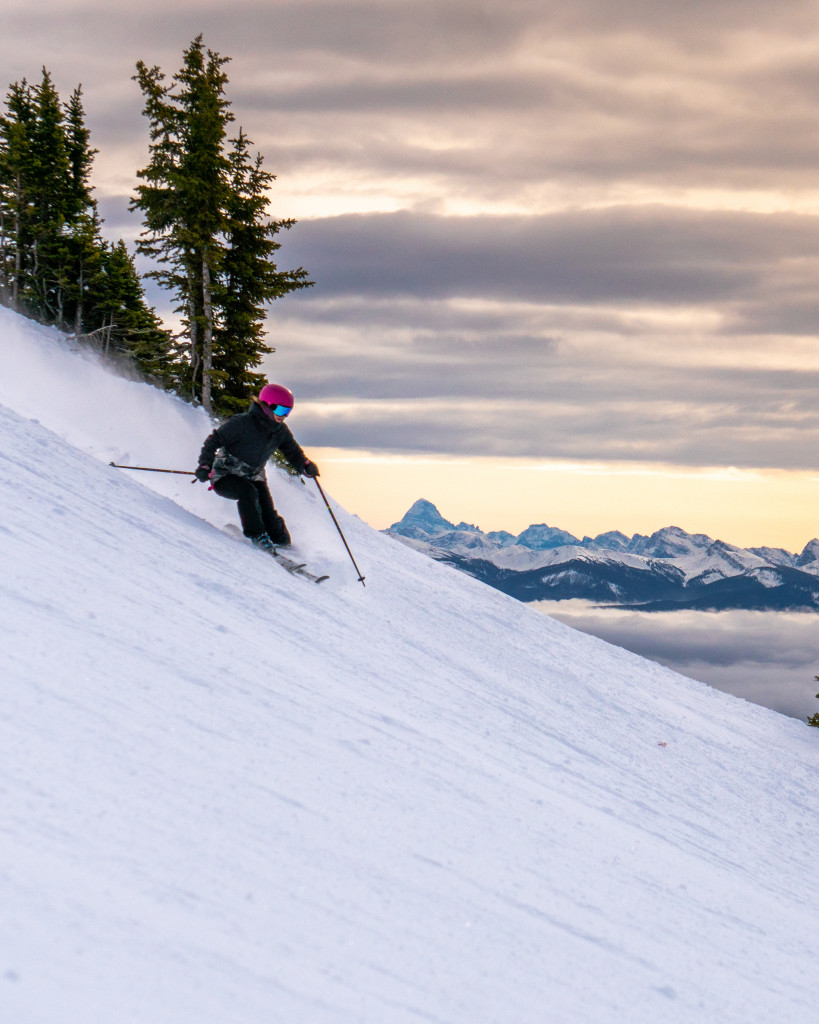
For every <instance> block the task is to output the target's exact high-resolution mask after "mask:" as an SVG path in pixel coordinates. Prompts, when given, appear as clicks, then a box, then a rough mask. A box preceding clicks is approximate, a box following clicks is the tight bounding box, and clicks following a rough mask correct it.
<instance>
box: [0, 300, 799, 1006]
mask: <svg viewBox="0 0 819 1024" xmlns="http://www.w3.org/2000/svg"><path fill="white" fill-rule="evenodd" d="M0 366H2V379H0V491H1V493H2V517H0V564H2V573H1V574H0V635H1V636H2V646H0V673H1V674H0V679H1V680H2V703H0V709H1V713H0V787H1V788H2V794H1V795H2V807H3V815H2V820H0V904H1V905H2V908H3V911H2V919H1V920H2V927H0V1019H2V1021H3V1022H9V1024H55V1022H59V1024H97V1022H99V1024H226V1022H231V1024H233V1022H236V1024H271V1022H273V1024H298V1022H301V1024H324V1022H333V1024H336V1022H344V1024H347V1022H366V1024H370V1022H372V1024H417V1022H419V1021H427V1022H436V1024H529V1022H531V1024H551V1022H555V1024H575V1022H576V1024H621V1022H622V1024H643V1022H645V1024H648V1022H651V1024H658V1022H662V1024H734V1022H736V1024H753V1022H760V1024H762V1022H764V1024H770V1022H771V1021H787V1022H788V1024H807V1022H811V1024H812V1022H813V1021H814V1020H815V1015H816V1007H815V978H816V972H817V968H819V929H818V928H817V924H816V908H815V903H816V886H815V858H816V850H817V848H819V769H817V751H818V750H819V732H817V730H814V729H810V728H808V727H807V726H805V725H803V724H801V723H799V722H796V721H794V720H792V719H790V718H786V717H784V716H782V715H778V714H776V713H775V712H773V711H769V710H767V709H764V708H761V707H759V706H757V705H753V704H749V703H745V702H743V701H741V700H738V699H736V698H733V697H730V696H728V695H725V694H722V693H719V692H717V691H715V690H712V689H710V688H709V687H707V686H705V685H704V684H702V683H698V682H694V681H693V680H689V679H686V678H684V677H682V676H678V675H675V674H674V673H672V672H670V671H669V670H667V669H664V668H662V667H660V666H659V665H656V664H654V663H653V662H648V661H645V660H643V659H641V658H638V657H636V656H634V655H631V654H628V653H627V652H625V651H622V650H620V649H618V648H615V647H612V646H609V645H607V644H605V643H604V642H602V641H600V640H596V639H594V638H593V637H590V636H587V635H585V634H582V633H578V632H576V631H574V630H572V629H570V628H569V627H567V626H563V625H561V624H560V623H558V622H555V621H554V620H551V619H548V618H547V617H545V616H544V615H542V614H541V613H539V612H537V611H534V610H533V609H530V608H528V607H526V606H525V605H523V604H520V603H518V602H516V601H514V600H512V599H511V598H509V597H506V596H505V595H503V594H501V593H499V592H498V591H496V590H493V589H491V588H489V587H487V586H484V585H482V584H480V583H478V582H477V581H475V580H473V579H471V578H470V577H468V576H465V575H464V574H462V573H459V572H457V571H456V570H453V569H451V568H449V567H446V566H442V565H439V564H438V563H436V562H435V561H433V560H431V559H429V558H427V557H426V556H424V555H422V554H419V553H418V552H415V551H413V550H411V549H410V548H408V547H406V546H404V545H402V544H399V543H396V542H395V541H394V540H392V539H390V538H388V537H385V536H382V535H381V534H379V533H378V532H376V531H375V530H372V529H370V528H369V527H368V526H366V525H365V524H364V523H362V522H361V521H360V520H358V519H356V518H355V517H354V516H351V515H348V514H347V513H346V512H344V510H342V509H338V510H337V515H338V517H339V520H340V522H341V524H342V527H343V529H344V530H345V533H346V535H347V537H348V540H349V542H350V545H351V547H352V549H353V551H354V553H355V554H356V557H357V561H358V564H359V566H360V567H361V569H362V571H363V572H364V574H365V575H366V577H367V585H366V588H364V587H362V586H361V585H360V584H359V583H358V582H357V581H356V577H355V572H354V570H353V568H352V566H351V565H350V563H349V561H348V560H347V555H346V552H344V550H343V548H342V547H341V544H340V541H339V539H338V536H337V534H336V533H335V530H334V527H333V525H332V522H331V520H330V519H329V517H328V516H327V513H326V509H325V508H324V506H323V505H322V504H321V503H320V500H319V499H318V496H317V492H316V491H315V488H312V489H311V488H310V487H305V486H303V485H302V484H301V483H300V482H299V481H298V480H295V479H292V478H289V477H286V476H285V475H283V474H280V473H278V472H277V473H275V474H274V473H273V472H272V471H271V474H270V475H271V478H272V486H273V490H274V494H275V496H276V498H277V499H278V501H279V503H280V505H281V507H282V509H283V510H284V512H285V514H286V516H287V518H288V521H289V524H290V526H291V530H292V532H293V535H294V537H295V539H296V541H297V543H298V545H299V548H300V549H301V551H302V553H303V554H304V556H305V557H306V558H308V559H309V561H310V562H311V564H313V565H314V566H315V567H316V568H321V569H326V570H329V571H330V572H331V574H332V578H331V580H330V581H328V582H327V583H326V584H322V585H321V586H314V585H312V584H309V583H305V582H304V581H302V580H298V579H294V578H292V577H290V576H288V575H287V574H286V573H285V572H283V571H282V570H281V569H280V568H279V567H278V566H276V565H275V563H273V562H271V561H269V560H268V559H267V558H266V556H265V555H264V554H263V553H261V552H258V551H255V550H254V549H252V548H250V547H249V546H248V545H246V544H245V543H243V542H242V541H241V540H236V539H234V538H232V537H230V536H228V535H227V534H225V533H223V532H221V531H220V530H217V529H215V528H214V525H213V524H215V525H216V526H221V525H223V524H224V523H225V522H226V521H229V520H230V519H231V518H233V517H234V515H233V506H232V505H231V504H230V503H228V502H225V501H223V500H222V499H220V498H218V497H217V496H216V495H214V494H212V493H209V492H208V491H207V489H206V488H205V487H204V486H202V485H199V484H196V485H191V484H189V483H188V482H187V480H186V478H184V477H172V476H170V477H167V476H160V475H152V474H143V473H127V472H123V471H119V470H115V469H112V468H110V467H109V466H108V465H107V463H108V461H109V460H110V459H112V458H116V459H117V461H119V460H126V459H129V458H130V459H133V460H138V461H140V462H142V463H146V464H153V463H156V464H158V465H165V466H173V467H176V468H182V469H185V468H192V467H193V465H194V464H195V461H196V453H197V452H198V449H199V446H200V444H201V442H202V440H203V438H204V436H205V435H206V434H207V432H208V431H209V429H210V425H209V423H208V422H207V419H206V417H205V416H204V414H203V413H201V411H196V410H193V409H190V408H188V407H186V406H184V405H183V404H182V403H180V402H178V401H175V400H173V399H171V398H169V397H167V396H164V395H161V394H160V393H159V392H157V391H155V390H152V389H150V388H148V387H147V386H145V385H142V384H138V383H135V382H132V381H127V380H124V379H122V378H120V377H118V376H116V375H114V374H112V373H109V372H107V371H106V370H104V369H103V368H101V367H100V365H99V364H98V363H97V362H96V361H95V360H94V359H93V358H91V357H90V356H88V355H85V354H78V353H72V352H71V351H69V350H68V349H67V348H66V347H65V345H64V344H60V343H59V342H58V339H57V337H56V335H54V333H53V332H48V331H45V330H43V329H40V328H36V327H34V326H32V325H29V324H28V323H26V322H24V321H22V320H20V319H19V318H16V317H13V316H12V315H11V314H10V313H8V311H5V310H0ZM293 426H294V429H295V433H296V436H298V410H297V411H296V413H294V415H293Z"/></svg>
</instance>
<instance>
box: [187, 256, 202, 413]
mask: <svg viewBox="0 0 819 1024" xmlns="http://www.w3.org/2000/svg"><path fill="white" fill-rule="evenodd" d="M186 268H187V272H188V330H189V332H190V359H191V398H193V399H195V398H196V376H197V374H198V373H199V320H198V318H197V317H198V314H197V311H196V301H195V298H194V291H193V289H194V282H195V280H196V278H195V276H194V273H193V265H192V264H191V263H186Z"/></svg>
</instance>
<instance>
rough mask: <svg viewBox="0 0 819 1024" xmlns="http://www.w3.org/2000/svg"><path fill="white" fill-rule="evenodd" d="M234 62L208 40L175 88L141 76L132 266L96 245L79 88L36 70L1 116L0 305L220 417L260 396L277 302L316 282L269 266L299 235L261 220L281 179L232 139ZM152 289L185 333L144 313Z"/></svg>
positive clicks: (157, 76) (124, 256)
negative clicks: (287, 237) (141, 143)
mask: <svg viewBox="0 0 819 1024" xmlns="http://www.w3.org/2000/svg"><path fill="white" fill-rule="evenodd" d="M228 63H229V58H227V57H224V56H221V55H220V54H218V53H215V52H213V51H212V50H210V49H208V48H207V47H206V46H205V45H204V43H203V40H202V37H201V36H198V37H197V38H196V39H194V40H193V42H192V43H191V44H190V46H189V47H188V48H187V49H186V50H185V51H184V54H183V57H182V65H181V67H180V69H179V70H178V71H177V72H175V73H174V74H173V75H172V76H170V77H168V76H166V74H165V73H164V72H163V71H162V70H161V69H160V68H159V67H157V66H151V65H148V64H146V63H145V62H143V61H139V62H138V64H137V66H136V69H135V75H134V81H135V83H136V87H138V89H139V90H140V91H141V94H142V101H143V107H142V113H143V115H144V117H145V120H146V127H147V132H148V137H149V144H148V160H147V163H146V165H145V166H144V167H142V168H139V169H137V170H136V171H135V175H134V177H135V185H134V191H133V195H132V200H131V210H132V211H135V212H137V213H138V214H139V215H140V217H141V219H142V231H141V234H140V236H139V239H138V242H137V245H136V251H135V252H133V253H132V252H129V250H128V246H127V245H126V243H125V242H124V241H123V240H122V239H118V240H117V241H114V242H112V241H110V240H109V239H106V238H105V237H104V236H103V232H102V223H103V222H102V220H101V218H100V215H99V212H98V207H97V202H96V200H95V198H94V190H93V185H92V171H93V163H94V156H95V154H96V153H97V150H96V149H94V148H93V145H92V141H91V133H90V130H89V128H88V127H87V125H86V116H85V110H84V107H83V96H82V89H81V87H80V86H77V88H75V89H74V91H73V92H72V93H71V95H70V96H69V97H68V98H67V99H65V98H63V97H61V96H60V95H59V93H58V91H57V89H56V87H55V85H54V81H53V79H52V76H51V74H50V73H49V71H48V70H47V69H46V68H43V69H42V71H41V75H40V77H39V80H38V81H36V82H29V81H27V80H26V79H23V80H22V81H20V82H14V83H12V84H11V85H10V86H9V88H8V92H7V95H6V97H5V105H4V109H3V110H2V112H0V303H2V304H3V305H6V306H9V307H10V308H12V309H14V310H15V311H17V312H20V313H23V314H25V315H26V316H29V317H31V318H33V319H36V320H37V321H39V322H40V323H44V324H49V325H53V326H55V327H57V328H58V329H60V330H62V331H65V332H67V333H68V334H72V335H74V336H75V337H76V339H77V341H78V342H79V343H84V344H89V345H92V346H94V347H95V348H96V349H97V350H99V351H102V352H103V353H105V354H106V355H108V356H110V357H112V358H120V359H126V360H129V361H130V362H131V363H132V364H133V366H134V367H135V369H136V370H137V372H138V373H139V374H140V375H141V376H142V377H143V378H145V379H147V380H150V381H151V382H153V383H154V384H156V385H157V386H160V387H162V388H165V389H167V390H170V391H174V392H176V393H177V394H179V395H180V396H181V397H183V398H185V399H187V400H188V401H193V402H195V403H197V404H198V403H201V404H202V405H203V406H204V407H205V409H206V410H207V411H208V412H212V413H214V414H217V415H229V414H231V413H233V412H237V411H239V410H240V409H243V408H244V407H245V405H246V403H247V401H248V400H249V399H250V398H251V397H252V395H253V394H254V393H255V392H256V391H258V389H259V387H260V386H261V385H262V384H263V383H264V379H263V377H262V376H261V374H260V373H259V372H258V366H259V363H260V360H261V359H262V357H263V356H264V355H265V354H267V353H269V352H271V351H272V349H271V347H270V345H269V344H268V342H267V341H266V337H265V318H266V314H267V308H268V305H269V303H270V302H272V301H273V300H275V299H278V298H280V297H282V296H284V295H286V294H288V293H289V292H291V291H294V290H297V289H302V288H307V287H309V286H310V285H311V284H312V283H313V282H312V281H310V280H309V277H308V274H307V271H306V270H304V269H303V268H301V267H299V268H296V269H294V270H281V269H279V267H278V266H277V264H276V254H277V251H278V249H279V248H280V242H279V241H278V238H277V236H278V235H279V233H280V232H281V231H283V230H287V229H289V228H291V227H292V226H293V223H294V222H293V221H292V220H274V219H273V218H272V217H270V215H269V214H268V194H269V190H270V188H271V185H272V183H273V181H274V180H275V176H274V175H273V174H272V173H271V172H270V171H268V170H267V169H265V167H264V160H263V157H262V156H261V154H259V153H256V152H254V148H253V142H252V141H251V140H250V139H249V138H248V137H247V135H246V134H245V132H244V131H243V129H242V128H241V127H234V124H235V118H234V114H233V113H232V111H231V105H230V102H229V100H228V98H227V95H226V90H227V86H228V76H227V73H226V70H225V69H226V65H227V64H228ZM138 257H142V260H141V263H140V265H141V266H145V267H147V268H148V269H146V270H144V272H143V273H142V274H141V273H140V272H139V271H138V269H137V263H136V259H137V258H138ZM143 278H153V279H154V280H155V281H156V282H157V283H158V284H159V285H160V286H161V287H162V288H163V289H165V290H166V291H167V293H168V296H169V299H170V300H171V301H172V302H173V308H174V312H175V313H176V314H177V316H178V321H177V323H178V325H179V326H178V328H177V329H176V330H171V329H170V328H169V327H168V326H166V325H165V324H163V322H162V320H161V319H160V317H159V316H158V315H157V313H156V311H155V310H154V309H153V308H152V307H151V306H150V305H149V304H148V301H147V299H146V295H145V288H144V281H143Z"/></svg>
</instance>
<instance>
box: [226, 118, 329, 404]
mask: <svg viewBox="0 0 819 1024" xmlns="http://www.w3.org/2000/svg"><path fill="white" fill-rule="evenodd" d="M231 145H232V150H231V153H230V158H229V159H230V189H229V193H228V207H227V211H226V212H227V221H228V226H227V238H226V248H225V255H224V288H223V296H224V297H223V303H222V312H223V317H222V323H221V328H220V330H219V332H218V338H217V351H218V354H219V360H218V362H219V367H220V370H221V371H222V373H221V377H220V380H219V392H218V404H219V406H220V407H221V408H222V409H223V410H224V411H226V412H228V411H229V412H236V411H238V410H240V409H242V408H244V407H245V406H246V405H247V402H248V400H249V399H250V398H251V397H252V395H253V394H255V393H256V392H257V391H258V390H259V389H260V388H261V387H262V386H263V385H264V383H265V381H264V377H263V376H262V375H261V374H259V373H255V372H253V367H255V366H258V364H259V363H260V361H261V359H262V356H264V355H266V354H267V353H269V352H272V351H273V350H272V349H271V347H270V346H269V345H268V344H267V343H266V341H265V340H264V319H265V314H266V308H265V307H266V304H267V303H268V302H271V301H272V300H274V299H277V298H279V297H280V296H282V295H286V294H287V293H288V292H290V291H293V290H294V289H297V288H307V287H309V285H310V284H311V283H312V282H310V281H308V280H307V272H306V271H305V270H303V269H302V268H299V269H298V270H287V271H281V270H279V269H278V268H277V267H276V264H275V263H274V262H273V256H274V254H275V253H276V251H277V250H278V249H279V248H281V245H280V243H279V242H277V241H276V235H277V234H278V232H279V231H280V230H282V229H289V228H290V227H292V225H293V224H294V221H292V220H286V221H270V220H268V219H267V218H266V215H265V211H266V208H267V197H266V194H265V193H266V190H267V189H268V188H269V187H270V185H271V183H272V182H273V181H275V175H273V174H271V173H270V172H269V171H265V170H264V169H263V167H262V163H263V161H262V157H261V155H260V154H256V156H255V157H251V155H250V147H251V146H252V143H251V142H250V140H249V139H248V138H247V136H246V135H245V134H244V132H243V131H242V130H241V129H240V130H239V135H238V137H237V138H236V139H233V140H231Z"/></svg>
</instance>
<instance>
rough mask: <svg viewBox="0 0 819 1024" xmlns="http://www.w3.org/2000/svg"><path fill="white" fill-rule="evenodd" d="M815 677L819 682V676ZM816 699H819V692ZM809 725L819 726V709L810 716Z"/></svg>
mask: <svg viewBox="0 0 819 1024" xmlns="http://www.w3.org/2000/svg"><path fill="white" fill-rule="evenodd" d="M813 678H814V679H815V680H816V682H817V683H819V676H814V677H813ZM816 699H817V700H819V693H817V694H816ZM808 725H815V726H816V727H817V728H819V711H817V712H816V714H815V715H810V716H809V717H808Z"/></svg>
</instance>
